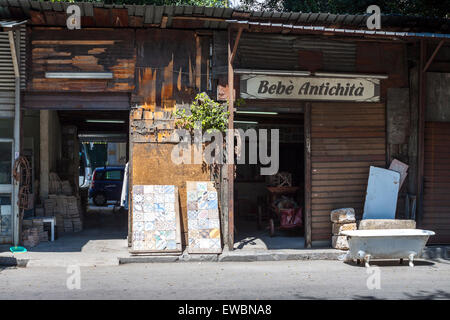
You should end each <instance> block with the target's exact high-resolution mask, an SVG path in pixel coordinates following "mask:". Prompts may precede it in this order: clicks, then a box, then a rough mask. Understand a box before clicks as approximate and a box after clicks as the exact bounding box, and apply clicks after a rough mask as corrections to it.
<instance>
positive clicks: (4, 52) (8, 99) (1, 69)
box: [0, 26, 26, 117]
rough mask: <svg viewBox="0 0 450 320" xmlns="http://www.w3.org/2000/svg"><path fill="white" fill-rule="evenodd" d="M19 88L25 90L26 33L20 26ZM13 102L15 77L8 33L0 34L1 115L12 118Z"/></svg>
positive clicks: (23, 27)
mask: <svg viewBox="0 0 450 320" xmlns="http://www.w3.org/2000/svg"><path fill="white" fill-rule="evenodd" d="M15 32H20V74H21V80H20V86H21V89H24V88H25V81H26V79H25V68H26V65H25V63H26V61H25V55H26V49H25V46H26V41H25V37H26V32H25V26H21V28H20V31H19V30H17V31H15ZM14 101H15V76H14V67H13V63H12V58H11V48H10V44H9V37H8V32H0V111H1V113H2V114H3V115H7V114H9V116H11V117H13V116H14V103H15V102H14Z"/></svg>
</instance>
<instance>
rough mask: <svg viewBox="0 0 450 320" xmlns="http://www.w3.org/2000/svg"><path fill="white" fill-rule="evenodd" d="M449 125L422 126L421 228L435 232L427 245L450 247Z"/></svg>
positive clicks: (435, 123) (430, 124)
mask: <svg viewBox="0 0 450 320" xmlns="http://www.w3.org/2000/svg"><path fill="white" fill-rule="evenodd" d="M449 190H450V123H449V122H426V123H425V167H424V191H423V217H422V219H421V226H420V227H421V228H422V229H429V230H433V231H434V232H436V235H435V236H434V237H430V242H431V243H450V197H449V195H450V193H449Z"/></svg>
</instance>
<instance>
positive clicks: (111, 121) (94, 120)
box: [86, 119, 125, 123]
mask: <svg viewBox="0 0 450 320" xmlns="http://www.w3.org/2000/svg"><path fill="white" fill-rule="evenodd" d="M86 122H88V123H125V120H109V119H88V120H86Z"/></svg>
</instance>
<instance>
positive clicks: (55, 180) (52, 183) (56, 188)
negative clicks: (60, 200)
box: [48, 172, 61, 194]
mask: <svg viewBox="0 0 450 320" xmlns="http://www.w3.org/2000/svg"><path fill="white" fill-rule="evenodd" d="M48 183H49V185H48V192H49V193H50V194H60V193H61V179H60V178H59V176H58V175H57V174H56V173H54V172H50V174H49V181H48Z"/></svg>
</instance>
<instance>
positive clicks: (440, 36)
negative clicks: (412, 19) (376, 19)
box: [227, 20, 450, 40]
mask: <svg viewBox="0 0 450 320" xmlns="http://www.w3.org/2000/svg"><path fill="white" fill-rule="evenodd" d="M227 23H229V24H234V25H240V26H249V27H252V26H253V27H263V28H269V29H272V28H273V29H280V32H283V33H285V32H286V31H293V32H295V31H298V32H304V33H335V34H345V35H349V36H366V35H367V36H378V37H387V38H433V39H437V40H450V34H444V33H416V32H394V31H382V30H362V29H339V28H329V27H325V26H300V25H292V24H283V23H271V22H253V21H243V20H227Z"/></svg>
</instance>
